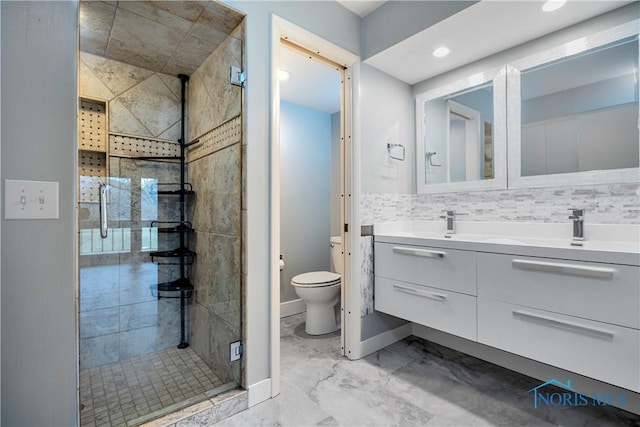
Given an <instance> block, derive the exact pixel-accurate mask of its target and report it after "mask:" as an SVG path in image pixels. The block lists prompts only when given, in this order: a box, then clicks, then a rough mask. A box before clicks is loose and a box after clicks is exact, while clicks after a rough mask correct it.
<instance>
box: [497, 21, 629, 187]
mask: <svg viewBox="0 0 640 427" xmlns="http://www.w3.org/2000/svg"><path fill="white" fill-rule="evenodd" d="M639 24H640V20H637V19H636V20H633V21H631V22H628V23H626V24H622V25H619V26H616V27H613V28H610V29H608V30H605V31H601V32H598V33H595V34H592V35H590V36H587V37H582V38H579V39H576V40H573V41H570V42H568V43H564V44H561V45H559V46H556V47H554V48H552V49H548V50H546V51H543V52H539V53H537V54H534V55H531V56H528V57H525V58H523V59H520V60H518V61H513V62H512V63H510V64H509V65H507V105H508V107H509V108H508V110H507V133H508V135H509V141H508V144H509V147H508V151H509V158H508V174H509V188H535V187H557V186H566V185H594V184H612V183H629V182H633V183H637V182H639V181H640V168H624V169H610V170H595V171H584V172H567V173H556V174H549V175H532V176H522V175H521V172H522V170H521V169H522V159H521V149H522V148H521V79H520V76H521V73H522V70H527V69H529V68H533V67H536V66H539V65H543V64H546V63H549V62H553V61H556V60H560V59H563V58H567V57H569V56H572V55H575V54H578V53H582V52H585V51H587V50H590V49H594V48H597V47H600V46H603V45H606V44H609V43H612V42H615V41H617V40H621V39H624V38H627V37H631V36H633V35H637V34H638V33H639V31H638V28H639ZM637 69H640V64H639V66H638V68H637ZM638 144H640V141H639V142H638Z"/></svg>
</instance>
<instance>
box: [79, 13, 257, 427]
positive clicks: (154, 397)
mask: <svg viewBox="0 0 640 427" xmlns="http://www.w3.org/2000/svg"><path fill="white" fill-rule="evenodd" d="M169 3H170V2H143V1H139V2H138V1H132V2H113V3H111V2H94V1H85V0H81V1H80V3H79V24H80V52H79V55H78V64H79V66H78V76H79V85H78V88H79V96H80V101H79V105H78V130H79V138H78V150H79V152H78V166H79V171H78V177H79V194H78V200H79V206H78V207H79V227H78V228H79V236H78V239H79V247H80V250H79V262H78V264H79V266H80V271H79V276H80V281H79V292H78V295H79V321H80V327H79V343H80V423H81V425H103V424H104V425H112V426H115V425H138V424H142V423H144V422H146V421H149V420H152V419H154V418H158V417H160V416H162V415H165V414H167V413H170V412H174V411H176V410H179V409H181V408H183V407H187V406H190V405H193V404H195V403H198V402H201V401H203V400H205V399H207V398H210V397H212V396H216V395H219V394H221V393H224V392H226V391H229V390H233V389H236V388H239V387H241V386H242V363H243V362H242V359H241V358H240V357H235V356H236V355H235V354H234V355H232V354H230V353H231V351H230V349H231V347H232V346H231V344H232V343H240V342H241V341H242V311H241V307H242V271H241V266H242V262H241V259H242V258H241V257H242V253H243V243H242V229H241V224H242V215H243V211H242V208H241V199H242V173H243V168H242V162H243V160H242V157H243V156H242V150H241V143H242V132H241V129H242V120H241V100H242V89H241V88H240V87H236V86H230V85H229V82H228V79H227V78H226V77H222V76H228V70H229V67H230V66H235V67H239V68H242V44H243V34H244V33H243V28H242V25H241V23H242V19H243V17H242V15H240V14H237V13H235V12H234V11H232V10H230V9H228V8H227V7H226V6H224V5H223V4H221V3H219V2H202V3H199V2H184V3H183V2H175V3H172V4H171V5H170V4H169ZM186 3H189V4H188V5H187V4H186ZM185 14H186V15H185ZM158 16H161V17H162V20H161V22H160V21H158V20H157V17H158ZM185 16H193V17H194V18H193V19H185ZM196 18H197V19H196ZM164 27H166V28H164ZM192 27H193V30H194V31H192ZM165 30H166V31H167V32H168V33H170V34H171V35H172V37H170V38H168V39H171V40H172V41H174V42H175V43H176V45H175V46H173V45H170V43H165V38H163V37H161V36H158V37H159V38H157V39H154V37H153V36H152V35H154V34H160V33H163V31H165ZM180 32H183V33H184V34H183V36H184V37H183V38H182V39H181V38H180V37H179V34H178V33H180ZM196 32H197V37H190V35H195V33H196ZM101 35H105V37H104V39H100V37H101ZM188 36H189V37H188ZM174 39H175V40H174ZM141 41H144V42H141ZM159 41H162V42H159ZM178 45H179V46H180V48H179V49H177V47H178ZM205 46H206V48H204V47H205ZM113 47H115V48H113ZM111 48H113V49H111ZM158 49H164V50H166V54H160V52H158ZM183 53H184V54H185V55H182V54H183ZM161 59H162V61H161ZM186 118H188V120H186ZM183 178H185V179H184V180H183ZM184 181H186V182H184ZM101 188H106V191H104V192H101V191H100V189H101ZM101 193H103V196H102V199H101V197H100V195H101ZM101 201H102V202H103V203H101ZM101 205H102V206H103V207H104V209H103V215H102V216H101V209H100V206H101ZM105 217H106V229H105V226H104V219H105ZM101 219H102V221H101ZM233 348H234V349H235V348H240V349H241V347H240V346H239V345H237V346H236V345H234V346H233ZM240 351H241V350H240Z"/></svg>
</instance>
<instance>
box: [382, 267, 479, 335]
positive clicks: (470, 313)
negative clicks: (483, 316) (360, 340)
mask: <svg viewBox="0 0 640 427" xmlns="http://www.w3.org/2000/svg"><path fill="white" fill-rule="evenodd" d="M375 309H376V310H378V311H381V312H383V313H387V314H391V315H393V316H396V317H400V318H402V319H406V320H409V321H411V322H415V323H419V324H421V325H424V326H428V327H430V328H434V329H438V330H441V331H444V332H448V333H450V334H453V335H458V336H460V337H463V338H466V339H469V340H473V341H475V340H476V297H473V296H469V295H464V294H459V293H456V292H451V291H443V290H442V289H436V288H430V287H427V286H421V285H415V284H412V283H406V282H401V281H398V280H390V279H385V278H383V277H376V278H375Z"/></svg>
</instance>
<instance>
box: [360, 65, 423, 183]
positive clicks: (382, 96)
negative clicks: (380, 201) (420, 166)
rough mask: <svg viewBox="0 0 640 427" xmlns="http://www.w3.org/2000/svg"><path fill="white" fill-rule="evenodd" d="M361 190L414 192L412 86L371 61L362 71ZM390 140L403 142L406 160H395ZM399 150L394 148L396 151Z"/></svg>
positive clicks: (362, 67) (398, 142)
mask: <svg viewBox="0 0 640 427" xmlns="http://www.w3.org/2000/svg"><path fill="white" fill-rule="evenodd" d="M360 97H361V98H360V105H361V108H360V117H361V120H362V148H361V169H362V192H363V193H413V192H415V182H414V175H415V129H414V128H415V127H414V100H413V97H412V95H411V87H410V86H409V85H408V84H406V83H404V82H401V81H400V80H397V79H395V78H393V77H391V76H389V75H388V74H385V73H383V72H382V71H379V70H377V69H375V68H373V67H371V66H369V65H366V64H362V66H361V71H360ZM387 143H391V144H402V145H404V147H405V155H406V157H405V160H404V161H399V160H393V159H391V158H390V157H389V153H388V152H387ZM396 153H398V151H394V154H396Z"/></svg>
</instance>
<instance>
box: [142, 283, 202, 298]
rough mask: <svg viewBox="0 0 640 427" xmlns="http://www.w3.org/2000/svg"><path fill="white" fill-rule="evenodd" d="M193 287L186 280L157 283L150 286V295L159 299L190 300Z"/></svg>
mask: <svg viewBox="0 0 640 427" xmlns="http://www.w3.org/2000/svg"><path fill="white" fill-rule="evenodd" d="M194 289H195V287H194V286H193V284H192V283H191V281H189V279H187V278H180V279H177V280H173V281H171V282H164V283H158V284H157V285H156V286H153V285H152V286H151V295H153V296H154V297H157V298H158V299H161V298H170V299H172V298H175V299H178V298H180V299H184V298H190V297H191V295H192V293H193V290H194Z"/></svg>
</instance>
